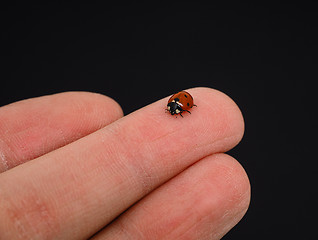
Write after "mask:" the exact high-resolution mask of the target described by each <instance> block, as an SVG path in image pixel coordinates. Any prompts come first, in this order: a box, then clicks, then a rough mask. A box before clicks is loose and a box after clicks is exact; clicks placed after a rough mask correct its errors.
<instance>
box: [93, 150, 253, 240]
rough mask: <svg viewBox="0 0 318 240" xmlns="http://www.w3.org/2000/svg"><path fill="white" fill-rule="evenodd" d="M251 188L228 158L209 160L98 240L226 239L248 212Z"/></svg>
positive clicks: (139, 206) (217, 156) (144, 201)
mask: <svg viewBox="0 0 318 240" xmlns="http://www.w3.org/2000/svg"><path fill="white" fill-rule="evenodd" d="M249 201H250V185H249V181H248V178H247V175H246V173H245V171H244V169H243V168H242V167H241V165H240V164H239V163H238V162H237V161H236V160H234V159H233V158H231V157H230V156H228V155H226V154H214V155H212V156H208V157H205V158H204V159H202V160H200V161H199V162H198V163H196V164H194V165H192V166H191V167H190V168H188V169H186V170H185V171H184V172H182V173H181V174H179V175H178V176H176V177H175V178H173V179H172V180H170V181H168V182H167V183H166V184H164V185H162V186H161V187H160V188H158V189H156V190H155V191H154V192H152V193H151V194H149V195H148V196H146V197H145V198H144V199H142V200H141V201H140V202H138V203H137V204H136V205H134V206H133V207H132V208H130V209H129V210H128V211H126V212H125V213H124V214H122V215H121V216H120V217H119V218H118V219H116V220H115V221H114V222H113V223H111V224H110V225H109V226H107V228H105V229H104V230H103V231H102V232H100V233H98V234H97V235H96V236H95V237H94V238H93V239H94V240H102V239H103V240H106V239H189V240H190V239H202V240H204V239H209V240H213V239H220V238H221V237H222V236H224V234H225V233H226V232H228V231H229V230H230V229H231V228H232V227H233V226H234V225H235V224H237V223H238V221H239V220H240V219H241V218H242V217H243V215H244V214H245V212H246V210H247V208H248V205H249Z"/></svg>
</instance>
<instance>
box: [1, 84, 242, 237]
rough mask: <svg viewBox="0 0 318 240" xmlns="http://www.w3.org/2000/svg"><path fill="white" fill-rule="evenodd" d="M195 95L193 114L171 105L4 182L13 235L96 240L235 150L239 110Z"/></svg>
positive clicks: (216, 95)
mask: <svg viewBox="0 0 318 240" xmlns="http://www.w3.org/2000/svg"><path fill="white" fill-rule="evenodd" d="M189 92H190V93H191V94H192V95H193V97H194V99H195V104H196V105H197V106H198V107H197V108H194V109H193V110H192V114H191V115H190V114H188V115H187V116H186V115H184V118H175V117H174V116H171V115H169V114H167V113H165V111H164V109H165V107H166V104H167V100H168V98H165V99H163V100H160V101H158V102H155V103H153V104H151V105H149V106H147V107H145V108H142V109H140V110H139V111H136V112H134V113H133V114H130V115H128V116H126V117H124V118H121V119H119V120H118V121H116V122H114V123H112V124H110V125H108V126H106V127H105V128H103V129H101V130H99V131H97V132H95V133H93V134H90V135H89V136H86V137H85V138H82V139H80V140H78V141H76V142H74V143H72V144H69V145H67V146H65V147H64V148H62V149H59V150H57V151H54V152H52V153H50V154H47V155H45V156H43V157H40V158H38V159H35V160H34V161H30V162H28V163H26V164H23V165H21V166H19V167H17V168H14V169H12V170H10V171H7V172H5V173H3V174H2V175H0V182H2V192H1V195H2V196H4V197H3V199H6V200H5V203H4V204H1V205H0V209H1V207H2V208H5V209H9V212H10V215H9V216H8V214H0V223H1V221H2V220H3V221H5V222H7V223H8V224H7V226H8V227H7V229H10V231H8V230H7V231H6V232H8V233H14V234H15V233H16V232H17V233H19V232H21V231H22V233H23V234H24V235H26V236H30V235H31V236H32V234H34V232H36V233H40V234H43V235H41V237H43V238H47V237H48V236H53V235H55V234H57V235H58V236H59V239H70V238H73V239H76V238H83V236H84V237H89V236H91V235H92V234H94V233H95V232H96V231H98V230H99V229H101V228H102V227H103V226H105V225H106V224H108V223H109V222H110V221H112V220H113V219H114V218H115V217H116V216H118V215H119V214H120V213H121V212H122V211H124V210H125V209H126V208H127V207H129V206H130V205H132V204H133V203H134V202H136V201H137V200H139V199H140V198H142V197H143V196H145V195H146V194H148V193H149V192H151V191H152V190H153V189H154V188H156V187H158V186H159V185H161V184H162V183H164V182H166V181H167V180H169V179H170V178H172V177H174V176H175V175H177V174H178V173H180V172H181V171H183V170H184V169H186V168H187V167H189V166H190V165H192V164H193V163H195V162H196V161H198V160H199V159H202V158H203V157H205V156H207V155H210V154H212V153H217V152H223V151H227V150H229V149H231V148H232V147H234V146H235V145H236V144H237V143H238V142H239V141H240V139H241V137H242V135H243V129H244V124H243V119H242V116H241V113H240V111H239V109H238V108H237V106H236V105H235V103H234V102H233V101H232V100H231V99H230V98H228V97H227V96H226V95H224V94H222V93H220V92H218V91H215V90H212V89H208V88H195V89H190V90H189ZM29 189H32V191H30V190H29ZM0 191H1V189H0ZM0 211H1V210H0ZM43 211H44V212H45V216H43ZM5 212H8V210H6V211H5ZM30 212H31V213H32V214H27V213H30ZM16 222H18V223H19V226H20V225H22V226H23V228H21V227H20V229H19V231H17V225H16V224H15V223H16ZM48 222H49V225H48ZM30 226H32V228H31V227H30ZM62 226H63V227H62ZM47 228H49V229H47ZM42 229H46V231H44V232H42V231H41V230H42ZM3 230H4V229H1V225H0V232H3ZM10 237H12V236H10Z"/></svg>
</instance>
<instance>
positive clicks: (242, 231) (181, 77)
mask: <svg viewBox="0 0 318 240" xmlns="http://www.w3.org/2000/svg"><path fill="white" fill-rule="evenodd" d="M316 9H317V8H316V7H315V6H313V5H305V4H302V5H299V4H294V5H293V4H290V3H289V4H282V3H278V2H277V3H276V4H274V5H270V4H243V3H235V4H233V3H231V2H224V1H222V3H211V2H209V3H202V2H201V3H200V2H198V1H183V2H175V1H174V2H168V3H163V2H157V3H154V2H152V3H151V4H149V3H142V4H141V3H139V4H136V3H129V4H126V3H123V2H118V3H112V4H106V3H104V4H98V3H95V2H90V3H89V4H81V3H79V2H73V3H65V2H63V1H61V2H58V1H56V2H54V3H51V2H47V1H43V3H39V4H36V3H28V1H24V2H22V3H21V2H16V1H11V2H10V3H9V4H7V5H5V6H1V10H0V11H1V75H0V82H1V84H0V105H5V104H8V103H11V102H14V101H17V100H21V99H25V98H30V97H35V96H41V95H45V94H51V93H57V92H62V91H69V90H84V91H93V92H99V93H102V94H105V95H108V96H110V97H112V98H114V99H115V100H116V101H118V102H119V103H120V105H121V106H122V108H123V110H124V112H125V114H128V113H130V112H132V111H134V110H136V109H138V108H140V107H143V106H145V105H147V104H149V103H151V102H153V101H156V100H158V99H160V98H162V97H165V96H168V95H170V94H172V93H174V92H177V91H178V90H182V89H186V88H190V87H196V86H207V87H212V88H216V89H218V90H221V91H223V92H225V93H226V94H228V95H229V96H230V97H231V98H233V99H234V100H235V101H236V102H237V104H238V105H239V107H240V108H241V110H242V112H243V115H244V118H245V122H246V133H245V136H244V139H243V141H242V142H241V143H240V144H239V145H238V146H237V147H236V148H235V149H233V150H232V151H230V154H231V155H233V156H234V157H235V158H237V159H238V160H239V161H240V163H241V164H242V165H243V166H244V168H245V169H246V171H247V173H248V175H249V178H250V181H251V185H252V199H251V205H250V208H249V210H248V212H247V214H246V216H245V217H244V218H243V220H242V221H241V222H240V223H239V224H238V225H237V226H236V227H235V228H234V229H233V230H231V231H230V232H229V233H228V234H227V235H226V236H225V237H224V239H282V238H285V239H287V238H291V237H295V238H296V239H314V238H315V235H316V234H314V230H315V229H314V227H315V225H316V224H315V222H314V221H312V220H311V218H310V217H311V216H312V217H313V216H314V203H315V202H316V201H315V194H317V187H316V183H317V180H316V176H317V164H316V162H317V157H316V156H315V155H314V153H315V152H316V149H315V148H314V143H317V137H315V136H317V135H315V132H314V130H317V126H316V121H315V118H314V113H315V112H317V107H316V104H315V99H316V96H315V92H316V91H315V89H317V87H316V85H315V84H316V80H317V74H316V72H317V59H316V58H317V38H315V35H316V34H317V10H316ZM315 221H316V218H315ZM316 222H317V221H316Z"/></svg>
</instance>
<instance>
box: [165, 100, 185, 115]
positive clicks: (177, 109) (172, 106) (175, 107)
mask: <svg viewBox="0 0 318 240" xmlns="http://www.w3.org/2000/svg"><path fill="white" fill-rule="evenodd" d="M167 110H168V111H169V112H170V113H171V115H174V114H179V113H181V112H182V111H183V110H182V108H181V106H180V105H179V104H178V102H177V101H175V100H173V101H172V102H170V103H168V105H167Z"/></svg>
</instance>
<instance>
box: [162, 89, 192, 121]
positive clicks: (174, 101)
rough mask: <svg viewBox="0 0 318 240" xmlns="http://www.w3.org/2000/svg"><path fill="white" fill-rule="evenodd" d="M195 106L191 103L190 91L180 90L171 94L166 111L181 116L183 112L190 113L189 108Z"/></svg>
mask: <svg viewBox="0 0 318 240" xmlns="http://www.w3.org/2000/svg"><path fill="white" fill-rule="evenodd" d="M193 106H196V105H195V104H193V97H192V96H191V95H190V93H188V92H186V91H181V92H178V93H176V94H173V95H172V96H171V98H170V99H169V101H168V104H167V109H166V110H167V111H168V112H169V113H170V114H171V115H175V114H176V115H177V114H180V116H181V117H183V116H182V113H183V112H188V113H190V111H189V110H190V109H191V108H192V107H193Z"/></svg>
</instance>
